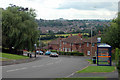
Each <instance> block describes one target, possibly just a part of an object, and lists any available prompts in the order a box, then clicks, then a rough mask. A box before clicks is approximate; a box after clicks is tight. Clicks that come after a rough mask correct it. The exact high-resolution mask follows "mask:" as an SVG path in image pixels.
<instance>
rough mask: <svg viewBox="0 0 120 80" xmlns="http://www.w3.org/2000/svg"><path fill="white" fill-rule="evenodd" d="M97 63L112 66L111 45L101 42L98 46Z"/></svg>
mask: <svg viewBox="0 0 120 80" xmlns="http://www.w3.org/2000/svg"><path fill="white" fill-rule="evenodd" d="M97 65H98V66H111V46H110V45H108V44H104V43H101V44H99V45H98V46H97Z"/></svg>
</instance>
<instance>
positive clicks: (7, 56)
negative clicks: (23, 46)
mask: <svg viewBox="0 0 120 80" xmlns="http://www.w3.org/2000/svg"><path fill="white" fill-rule="evenodd" d="M28 58H29V57H27V56H22V55H15V54H9V53H0V61H7V60H18V59H28Z"/></svg>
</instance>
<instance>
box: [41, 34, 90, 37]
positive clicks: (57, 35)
mask: <svg viewBox="0 0 120 80" xmlns="http://www.w3.org/2000/svg"><path fill="white" fill-rule="evenodd" d="M81 34H82V35H88V36H89V33H81ZM70 35H71V34H55V36H56V37H59V36H64V37H66V36H70ZM72 35H73V36H76V35H78V33H75V34H72ZM40 37H46V35H40Z"/></svg>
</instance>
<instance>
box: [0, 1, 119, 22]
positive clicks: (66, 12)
mask: <svg viewBox="0 0 120 80" xmlns="http://www.w3.org/2000/svg"><path fill="white" fill-rule="evenodd" d="M118 1H119V0H0V7H2V8H6V7H8V6H9V4H14V5H17V6H22V7H28V8H33V9H35V10H36V11H35V12H36V14H37V16H36V18H37V19H40V18H41V19H46V20H53V19H59V18H64V19H69V20H72V19H80V20H81V19H105V20H109V19H113V18H115V17H116V16H117V11H118Z"/></svg>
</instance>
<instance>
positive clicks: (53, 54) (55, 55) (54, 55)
mask: <svg viewBox="0 0 120 80" xmlns="http://www.w3.org/2000/svg"><path fill="white" fill-rule="evenodd" d="M50 57H58V54H57V53H56V52H51V54H50Z"/></svg>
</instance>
